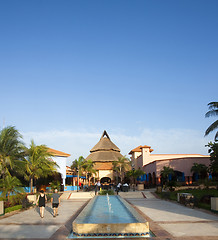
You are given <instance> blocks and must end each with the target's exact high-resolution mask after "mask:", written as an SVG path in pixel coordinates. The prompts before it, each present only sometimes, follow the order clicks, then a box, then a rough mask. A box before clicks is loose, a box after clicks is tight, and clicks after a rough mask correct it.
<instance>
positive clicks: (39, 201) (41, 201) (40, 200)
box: [36, 190, 47, 218]
mask: <svg viewBox="0 0 218 240" xmlns="http://www.w3.org/2000/svg"><path fill="white" fill-rule="evenodd" d="M46 202H47V197H46V195H45V193H44V191H43V190H41V191H40V194H39V196H38V199H37V202H36V205H39V209H40V210H39V211H40V217H41V218H44V212H45V203H46Z"/></svg>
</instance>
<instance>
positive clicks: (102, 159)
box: [86, 130, 123, 183]
mask: <svg viewBox="0 0 218 240" xmlns="http://www.w3.org/2000/svg"><path fill="white" fill-rule="evenodd" d="M121 157H123V155H122V154H121V153H120V149H119V148H118V147H117V146H116V145H115V144H114V143H113V142H112V141H111V139H110V137H109V135H108V133H107V132H106V130H104V132H103V134H102V136H101V138H100V140H99V142H98V143H97V144H96V145H95V146H94V147H93V148H92V149H91V150H90V154H89V156H88V157H87V158H86V160H89V159H90V160H92V161H93V162H94V164H95V165H94V168H95V169H96V170H97V178H98V179H99V180H100V181H101V182H102V183H104V182H106V183H111V182H113V181H114V180H115V179H114V173H113V162H114V161H118V159H119V158H121Z"/></svg>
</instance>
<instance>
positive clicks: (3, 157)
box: [0, 126, 24, 177]
mask: <svg viewBox="0 0 218 240" xmlns="http://www.w3.org/2000/svg"><path fill="white" fill-rule="evenodd" d="M23 160H24V144H23V142H22V136H21V134H20V133H19V132H18V130H17V129H16V128H15V127H11V126H8V127H5V128H3V129H2V130H1V132H0V177H5V176H6V175H11V171H13V170H16V172H17V173H18V172H19V171H21V169H22V166H23Z"/></svg>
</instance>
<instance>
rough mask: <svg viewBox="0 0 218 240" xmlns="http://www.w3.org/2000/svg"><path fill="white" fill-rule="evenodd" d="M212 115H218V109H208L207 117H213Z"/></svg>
mask: <svg viewBox="0 0 218 240" xmlns="http://www.w3.org/2000/svg"><path fill="white" fill-rule="evenodd" d="M212 116H218V109H216V110H211V111H208V112H207V113H206V114H205V117H212Z"/></svg>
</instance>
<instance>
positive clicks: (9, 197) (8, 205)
mask: <svg viewBox="0 0 218 240" xmlns="http://www.w3.org/2000/svg"><path fill="white" fill-rule="evenodd" d="M7 197H8V206H9V203H10V192H8V196H7Z"/></svg>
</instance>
